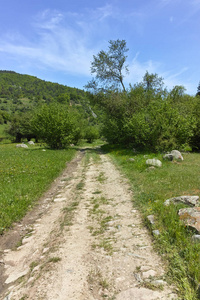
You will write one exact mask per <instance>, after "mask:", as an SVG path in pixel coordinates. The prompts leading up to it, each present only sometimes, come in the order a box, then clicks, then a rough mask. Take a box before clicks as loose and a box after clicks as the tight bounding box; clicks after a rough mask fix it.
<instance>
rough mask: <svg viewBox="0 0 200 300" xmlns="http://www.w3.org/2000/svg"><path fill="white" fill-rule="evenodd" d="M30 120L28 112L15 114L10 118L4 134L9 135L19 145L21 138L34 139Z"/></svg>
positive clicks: (30, 116)
mask: <svg viewBox="0 0 200 300" xmlns="http://www.w3.org/2000/svg"><path fill="white" fill-rule="evenodd" d="M31 120H32V114H31V113H30V112H27V113H23V114H16V115H14V116H13V117H12V118H11V122H10V124H9V127H8V128H7V130H6V132H7V133H8V134H9V135H11V136H12V137H13V139H14V141H15V142H17V143H20V142H21V139H22V138H26V139H28V140H30V139H31V138H33V137H34V138H36V135H35V134H34V132H33V128H32V124H31ZM36 139H37V138H36Z"/></svg>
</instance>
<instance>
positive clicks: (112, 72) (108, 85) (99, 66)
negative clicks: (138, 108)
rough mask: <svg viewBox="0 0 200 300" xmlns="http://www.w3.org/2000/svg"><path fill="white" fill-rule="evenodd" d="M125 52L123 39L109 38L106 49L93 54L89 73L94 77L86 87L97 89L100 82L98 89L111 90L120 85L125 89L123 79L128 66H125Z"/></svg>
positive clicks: (126, 50)
mask: <svg viewBox="0 0 200 300" xmlns="http://www.w3.org/2000/svg"><path fill="white" fill-rule="evenodd" d="M127 52H128V48H127V47H126V41H125V40H119V39H118V40H116V41H114V40H110V41H109V47H108V51H103V50H101V51H100V52H99V53H98V54H97V55H94V56H93V61H92V63H91V74H95V78H94V79H93V80H92V81H90V82H89V83H88V84H87V85H86V88H88V89H91V88H93V89H99V88H98V87H99V84H100V90H113V89H117V88H118V87H119V86H120V85H121V86H122V89H123V91H125V86H124V82H123V79H124V73H128V66H125V62H126V58H127V56H126V53H127Z"/></svg>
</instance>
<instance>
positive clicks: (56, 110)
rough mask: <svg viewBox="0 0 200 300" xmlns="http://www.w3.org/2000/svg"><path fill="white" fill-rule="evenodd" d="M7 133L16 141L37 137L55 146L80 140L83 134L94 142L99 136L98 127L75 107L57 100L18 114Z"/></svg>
mask: <svg viewBox="0 0 200 300" xmlns="http://www.w3.org/2000/svg"><path fill="white" fill-rule="evenodd" d="M91 118H92V117H91ZM7 133H8V134H10V135H11V136H12V137H13V141H15V142H21V141H22V140H23V139H27V140H30V139H32V138H34V139H35V140H36V141H42V142H45V143H46V144H47V145H48V146H49V147H51V148H52V149H61V148H65V147H67V146H68V145H69V144H77V143H78V142H79V140H80V139H83V138H84V139H87V140H88V142H92V141H93V140H94V139H97V138H98V137H99V131H98V127H97V126H92V125H91V124H90V122H88V119H86V118H85V116H84V115H83V114H81V113H80V112H79V111H78V110H77V109H76V108H74V107H71V106H69V105H65V104H60V103H56V102H55V103H51V104H49V105H48V104H43V105H41V106H38V107H37V108H35V109H34V110H33V111H29V112H27V113H23V114H20V115H19V114H15V115H14V116H13V117H12V119H11V122H10V124H9V127H8V129H7Z"/></svg>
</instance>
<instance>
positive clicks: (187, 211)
mask: <svg viewBox="0 0 200 300" xmlns="http://www.w3.org/2000/svg"><path fill="white" fill-rule="evenodd" d="M178 214H179V216H180V220H182V221H183V222H184V224H185V225H186V226H188V227H192V228H193V229H195V230H196V231H197V232H198V233H200V207H188V208H181V209H179V212H178Z"/></svg>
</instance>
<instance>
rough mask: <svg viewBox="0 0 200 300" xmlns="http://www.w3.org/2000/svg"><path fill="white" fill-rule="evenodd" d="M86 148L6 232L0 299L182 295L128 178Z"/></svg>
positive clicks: (141, 299)
mask: <svg viewBox="0 0 200 300" xmlns="http://www.w3.org/2000/svg"><path fill="white" fill-rule="evenodd" d="M86 151H87V150H83V151H80V152H79V154H78V155H77V157H76V158H75V159H74V160H73V161H72V162H71V163H69V164H68V166H67V168H66V170H65V171H64V172H63V174H62V175H61V176H60V177H59V178H58V179H57V180H56V181H55V182H54V183H53V184H52V187H51V188H50V190H49V191H47V192H46V193H45V195H44V196H43V198H42V199H41V200H40V202H39V204H38V205H37V207H35V209H34V210H33V211H31V212H29V213H28V214H27V216H26V217H25V218H24V220H22V222H21V223H20V224H16V225H15V227H14V228H13V230H12V231H10V232H9V233H7V234H5V235H4V236H3V237H1V240H0V243H1V257H0V271H1V273H2V276H1V282H0V289H1V297H0V299H3V300H23V299H30V300H40V299H45V300H51V299H52V300H55V299H56V300H69V299H72V300H94V299H96V300H97V299H110V300H111V299H116V300H145V299H146V300H156V299H177V297H176V295H175V292H174V290H173V289H172V287H169V286H168V284H167V282H166V278H165V270H164V266H163V265H162V262H161V259H160V258H159V257H158V255H157V254H156V253H155V252H154V251H153V247H152V239H151V237H150V235H149V233H148V232H147V230H146V228H145V227H144V225H143V224H142V221H141V218H140V214H139V212H138V211H137V209H135V208H134V207H133V202H132V199H133V197H134V195H133V194H132V192H131V190H130V187H129V185H128V183H127V182H126V180H125V178H123V177H122V175H120V173H119V171H118V170H117V169H116V167H115V166H114V165H113V164H112V162H111V161H110V159H109V157H108V156H107V155H105V154H102V153H99V154H98V156H99V160H98V161H96V160H94V159H93V157H94V156H93V155H91V157H90V159H89V160H86V159H85V158H84V157H85V152H86ZM94 151H96V150H94Z"/></svg>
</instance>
